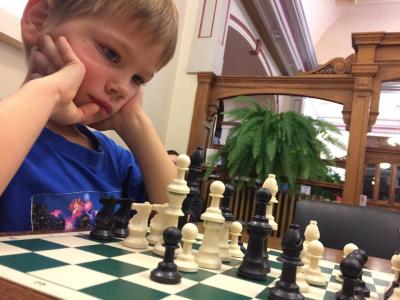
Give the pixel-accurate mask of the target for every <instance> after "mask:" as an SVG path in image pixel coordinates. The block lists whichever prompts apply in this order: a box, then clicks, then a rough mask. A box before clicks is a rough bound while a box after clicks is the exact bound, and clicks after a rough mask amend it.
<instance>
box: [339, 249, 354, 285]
mask: <svg viewBox="0 0 400 300" xmlns="http://www.w3.org/2000/svg"><path fill="white" fill-rule="evenodd" d="M356 249H358V247H357V245H355V244H353V243H349V244H346V245H345V246H344V247H343V258H345V257H346V256H347V255H349V254H350V253H351V252H353V251H354V250H356ZM335 279H336V281H338V282H343V278H342V274H341V273H340V272H339V273H338V274H336V278H335Z"/></svg>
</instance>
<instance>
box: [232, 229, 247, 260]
mask: <svg viewBox="0 0 400 300" xmlns="http://www.w3.org/2000/svg"><path fill="white" fill-rule="evenodd" d="M242 230H243V226H242V224H241V223H240V222H238V221H235V222H232V225H231V245H230V247H229V251H230V253H231V257H235V258H242V257H243V256H244V254H243V252H242V251H241V250H240V246H239V243H238V242H239V236H240V235H241V234H240V233H241V232H242Z"/></svg>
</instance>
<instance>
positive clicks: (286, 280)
mask: <svg viewBox="0 0 400 300" xmlns="http://www.w3.org/2000/svg"><path fill="white" fill-rule="evenodd" d="M282 249H283V253H282V255H281V256H279V257H278V260H279V261H280V262H282V273H281V276H280V278H279V280H278V281H277V283H276V284H275V286H274V287H273V288H272V289H270V291H269V294H268V299H269V300H286V299H289V300H302V299H304V296H303V295H302V294H301V293H300V288H299V286H298V285H297V284H296V271H297V267H298V266H302V265H303V262H302V261H301V259H300V252H301V250H302V249H303V239H302V237H301V233H300V229H299V225H297V224H291V225H290V226H289V229H288V231H286V233H285V235H284V236H283V239H282Z"/></svg>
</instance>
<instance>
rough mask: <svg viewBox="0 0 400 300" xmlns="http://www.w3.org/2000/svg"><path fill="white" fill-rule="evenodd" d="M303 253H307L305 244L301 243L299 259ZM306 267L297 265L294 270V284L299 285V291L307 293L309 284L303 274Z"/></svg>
mask: <svg viewBox="0 0 400 300" xmlns="http://www.w3.org/2000/svg"><path fill="white" fill-rule="evenodd" d="M304 248H305V249H304ZM305 253H307V245H305V244H304V243H303V251H302V252H301V253H300V259H303V255H304V254H305ZM306 269H307V267H306V266H305V265H303V266H298V267H297V272H296V284H297V285H298V286H299V288H300V292H302V293H308V291H309V290H310V286H309V285H308V283H307V281H306V277H305V275H304V273H305V271H306Z"/></svg>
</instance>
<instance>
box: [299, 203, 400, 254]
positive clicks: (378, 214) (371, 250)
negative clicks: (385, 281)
mask: <svg viewBox="0 0 400 300" xmlns="http://www.w3.org/2000/svg"><path fill="white" fill-rule="evenodd" d="M310 220H315V221H317V222H318V228H319V231H320V234H321V237H320V241H321V242H322V244H323V245H324V246H325V247H328V248H335V249H339V250H342V249H343V247H344V245H346V244H347V243H354V244H356V245H357V246H358V247H359V248H361V249H363V250H365V251H366V252H367V254H368V255H370V256H375V257H380V258H385V259H390V258H391V257H392V255H393V254H394V252H395V251H396V250H399V249H400V231H399V229H400V213H399V212H394V211H389V210H384V209H381V208H371V207H361V206H349V205H344V204H340V203H334V202H328V201H318V200H300V201H298V202H297V204H296V211H295V216H294V221H293V223H295V224H299V225H300V229H301V230H302V232H303V234H304V230H305V228H306V226H307V225H308V224H309V222H310Z"/></svg>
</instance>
